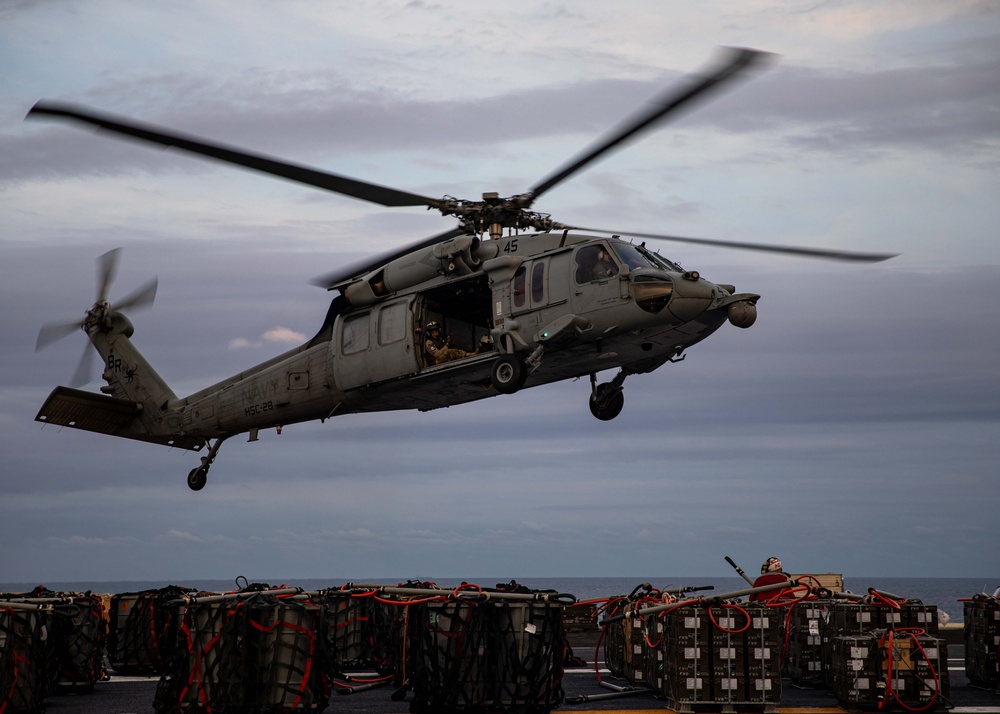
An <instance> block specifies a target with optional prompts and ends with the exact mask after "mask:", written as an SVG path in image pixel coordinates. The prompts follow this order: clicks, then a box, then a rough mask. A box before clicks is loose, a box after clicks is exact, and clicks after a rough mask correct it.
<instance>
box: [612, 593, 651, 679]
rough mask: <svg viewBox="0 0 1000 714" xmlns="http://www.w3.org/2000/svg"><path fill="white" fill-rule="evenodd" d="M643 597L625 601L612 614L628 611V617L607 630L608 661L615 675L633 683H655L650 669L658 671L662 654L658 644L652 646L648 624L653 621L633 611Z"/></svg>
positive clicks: (626, 612)
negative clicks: (638, 599) (633, 614)
mask: <svg viewBox="0 0 1000 714" xmlns="http://www.w3.org/2000/svg"><path fill="white" fill-rule="evenodd" d="M641 605H642V602H641V601H623V602H622V605H621V607H620V608H618V609H616V610H613V611H612V614H618V613H621V614H625V615H627V616H628V617H627V618H626V619H624V620H621V621H619V622H615V623H613V624H611V625H609V626H608V628H607V630H606V632H605V634H604V661H605V663H606V664H607V667H608V670H609V671H610V672H611V674H612V676H614V677H620V678H621V679H624V680H625V681H627V682H628V683H629V684H630V685H639V686H652V684H653V683H652V682H651V681H649V679H648V676H647V675H648V672H650V671H652V672H654V673H655V672H656V671H657V670H658V669H659V668H660V666H659V665H660V661H661V659H662V658H661V657H660V656H659V652H658V648H656V647H650V646H649V641H654V642H656V641H658V640H659V637H657V638H656V640H652V638H648V639H647V631H646V628H647V625H650V626H651V625H652V624H653V623H652V621H650V622H649V623H647V621H646V620H644V619H642V618H640V617H636V618H632V617H631V613H632V612H634V611H635V610H636V609H637V608H638V607H641Z"/></svg>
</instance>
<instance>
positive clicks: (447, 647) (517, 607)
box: [407, 599, 565, 713]
mask: <svg viewBox="0 0 1000 714" xmlns="http://www.w3.org/2000/svg"><path fill="white" fill-rule="evenodd" d="M408 633H409V636H408V639H409V641H410V643H411V650H410V652H409V657H408V660H409V665H408V668H407V670H408V674H409V681H410V683H411V684H412V687H413V701H412V702H411V705H410V711H412V712H439V711H468V712H478V711H500V712H504V711H517V712H541V713H544V712H549V711H551V710H552V709H553V708H555V707H557V706H558V705H559V704H560V703H561V702H562V700H563V689H562V676H563V655H564V650H565V632H564V631H563V626H562V607H561V606H559V605H557V604H554V603H550V602H545V601H542V602H509V601H506V600H499V601H478V602H477V601H474V600H473V601H470V600H464V599H449V600H443V601H439V602H425V603H421V604H419V605H417V606H414V607H412V608H411V609H410V617H409V623H408Z"/></svg>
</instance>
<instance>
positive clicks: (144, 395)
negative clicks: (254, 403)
mask: <svg viewBox="0 0 1000 714" xmlns="http://www.w3.org/2000/svg"><path fill="white" fill-rule="evenodd" d="M133 331H134V330H133V327H132V323H131V322H129V320H128V318H127V317H125V316H124V315H123V314H121V313H120V312H113V313H111V314H110V315H109V316H108V319H106V320H102V321H100V322H99V323H98V324H93V325H91V326H90V327H89V329H88V331H87V336H88V337H89V338H90V341H91V342H92V343H93V345H94V347H95V348H96V349H97V351H98V353H99V354H100V355H101V359H102V361H103V364H104V372H103V375H102V376H103V377H104V380H105V381H106V382H107V386H104V387H101V391H102V392H103V393H104V394H105V395H107V396H101V395H99V394H94V393H92V392H82V391H80V390H76V389H69V388H67V387H57V388H56V389H55V390H54V391H53V392H52V394H50V395H49V398H48V399H47V400H46V402H45V404H44V405H43V406H42V409H41V411H39V413H38V416H37V417H35V419H36V420H37V421H41V422H44V423H47V424H59V425H61V426H69V427H73V428H77V429H84V430H87V431H96V432H99V433H102V434H110V435H113V436H122V437H126V438H130V439H139V440H142V441H152V442H154V443H158V444H165V445H169V446H177V447H180V448H184V449H193V450H198V449H201V448H202V447H203V446H204V445H205V439H204V438H199V437H185V436H181V435H180V434H179V432H180V431H181V417H180V414H179V413H178V412H176V411H174V410H173V409H171V408H170V405H171V402H172V401H174V400H176V399H177V396H176V395H175V394H174V392H173V391H172V390H171V389H170V387H168V386H167V384H166V382H164V381H163V378H162V377H160V375H159V374H157V373H156V370H154V369H153V367H152V366H151V365H150V364H149V362H147V361H146V359H145V358H144V357H143V356H142V355H141V354H140V353H139V350H137V349H136V347H135V345H133V344H132V342H131V340H130V339H129V338H130V337H131V336H132V333H133Z"/></svg>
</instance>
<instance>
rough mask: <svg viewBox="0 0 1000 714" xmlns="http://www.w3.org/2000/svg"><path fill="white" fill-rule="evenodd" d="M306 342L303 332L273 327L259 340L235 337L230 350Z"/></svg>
mask: <svg viewBox="0 0 1000 714" xmlns="http://www.w3.org/2000/svg"><path fill="white" fill-rule="evenodd" d="M305 341H306V335H305V333H303V332H298V331H297V330H293V329H291V328H289V327H281V326H280V325H279V326H278V327H272V328H271V329H270V330H265V331H264V332H263V333H262V334H261V336H260V339H258V340H253V341H251V340H248V339H247V338H246V337H234V338H233V339H231V340H229V343H228V347H229V349H230V350H243V349H247V348H251V347H260V346H262V345H263V344H264V343H265V342H278V343H282V342H289V343H292V344H299V343H302V342H305Z"/></svg>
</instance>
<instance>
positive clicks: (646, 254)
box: [612, 241, 681, 273]
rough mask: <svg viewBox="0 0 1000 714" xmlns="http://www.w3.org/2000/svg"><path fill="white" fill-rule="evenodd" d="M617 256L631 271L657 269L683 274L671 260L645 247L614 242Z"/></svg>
mask: <svg viewBox="0 0 1000 714" xmlns="http://www.w3.org/2000/svg"><path fill="white" fill-rule="evenodd" d="M612 246H613V247H614V249H615V254H616V255H617V256H618V257H619V258H621V260H622V262H623V263H625V264H626V265H628V267H629V270H636V269H638V268H657V269H659V270H668V271H670V272H674V273H677V272H681V268H680V267H679V266H677V265H674V264H673V263H671V262H670V261H669V260H667V259H666V258H664V257H663V256H661V255H659V254H658V253H653V252H651V251H649V250H647V249H646V247H645V246H643V245H633V244H631V243H620V242H617V241H615V242H613V243H612Z"/></svg>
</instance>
